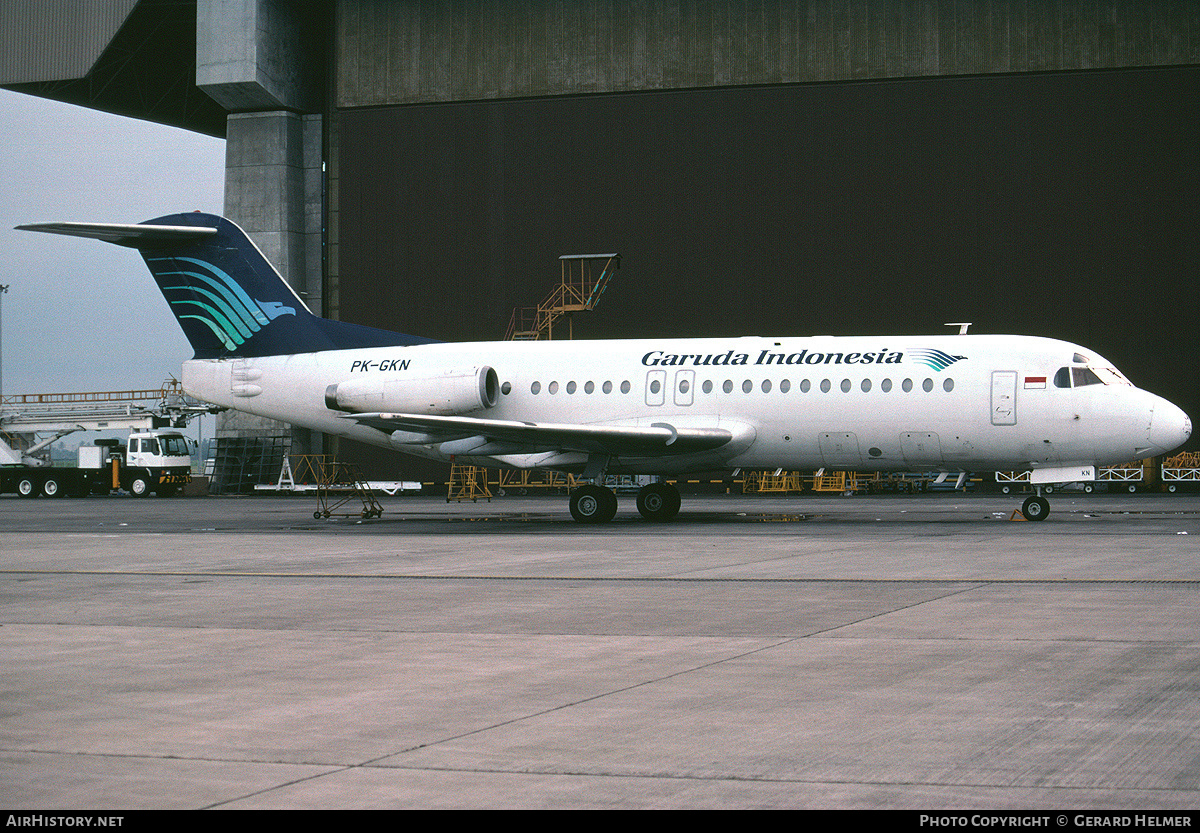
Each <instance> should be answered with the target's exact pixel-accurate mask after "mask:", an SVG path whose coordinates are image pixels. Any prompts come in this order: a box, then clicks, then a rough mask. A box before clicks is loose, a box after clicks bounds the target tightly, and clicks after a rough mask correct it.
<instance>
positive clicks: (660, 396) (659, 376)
mask: <svg viewBox="0 0 1200 833" xmlns="http://www.w3.org/2000/svg"><path fill="white" fill-rule="evenodd" d="M666 399H667V371H665V370H651V371H650V372H649V373H647V374H646V404H647V405H661V404H663V402H665V401H666Z"/></svg>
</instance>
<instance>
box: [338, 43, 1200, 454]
mask: <svg viewBox="0 0 1200 833" xmlns="http://www.w3.org/2000/svg"><path fill="white" fill-rule="evenodd" d="M1198 93H1200V68H1197V67H1184V68H1171V69H1150V70H1118V71H1103V72H1080V73H1058V74H1045V75H1014V76H986V77H966V78H951V79H922V80H900V81H881V82H863V83H840V84H821V85H801V86H786V87H759V88H738V89H707V90H688V91H679V92H656V93H636V94H616V95H600V96H587V97H559V98H546V99H528V100H518V101H503V102H500V101H497V102H470V103H451V104H422V105H408V106H397V107H381V108H369V109H344V110H340V111H338V112H337V113H336V122H337V123H336V131H337V141H338V163H337V175H338V177H339V180H340V182H339V187H338V189H337V193H338V194H340V199H339V200H338V201H337V203H336V204H335V205H334V206H333V208H334V210H336V211H337V213H338V223H337V227H338V229H339V232H338V238H337V244H338V251H339V262H338V272H339V301H340V314H341V317H342V318H343V319H344V320H348V321H355V322H359V323H365V324H370V325H372V326H377V327H384V328H387V329H394V330H399V331H402V332H410V333H414V334H418V335H425V336H430V337H433V338H439V339H445V340H455V341H475V340H479V341H484V340H495V339H499V338H502V337H503V334H504V329H505V325H506V324H507V322H508V318H509V314H510V313H511V311H512V309H513V307H515V306H527V305H530V304H533V303H535V302H536V301H537V300H538V299H540V298H541V297H542V296H543V295H544V294H545V292H546V291H547V290H548V289H549V287H550V286H551V285H552V283H553V281H554V280H555V279H556V276H557V269H558V263H557V258H558V256H559V255H561V254H567V253H576V252H584V251H620V252H622V254H623V256H624V264H623V268H622V270H621V273H620V274H619V277H618V278H617V280H616V281H615V282H614V283H613V284H612V286H611V287H610V289H609V291H608V295H607V296H606V298H605V302H604V304H603V305H601V307H600V308H599V309H597V310H596V311H594V312H592V313H588V314H587V315H586V317H584V318H582V319H580V320H579V321H578V322H577V324H576V328H575V332H576V337H584V338H625V337H642V336H657V337H673V336H702V335H703V336H709V335H731V336H736V335H746V334H755V335H758V334H762V335H811V334H834V335H849V334H869V335H888V334H895V333H943V332H950V331H949V330H947V329H946V328H945V327H943V326H942V325H943V324H944V323H945V322H948V321H974V322H976V323H975V326H974V328H973V331H974V332H992V333H1001V332H1012V333H1029V334H1037V335H1047V336H1053V337H1057V338H1064V339H1068V340H1071V341H1075V342H1078V343H1080V344H1083V345H1085V346H1087V347H1089V348H1091V349H1093V350H1096V351H1098V352H1100V353H1101V354H1103V355H1105V356H1106V357H1107V358H1109V359H1110V360H1112V361H1113V362H1114V363H1115V364H1116V365H1117V366H1118V367H1120V368H1122V370H1124V371H1125V372H1126V374H1127V375H1128V376H1129V377H1130V378H1131V379H1133V381H1134V382H1135V383H1136V384H1138V385H1139V386H1141V387H1145V388H1148V389H1150V390H1152V391H1154V392H1155V393H1159V394H1161V395H1163V396H1166V397H1167V398H1168V399H1170V400H1172V401H1174V402H1176V403H1177V404H1179V405H1180V406H1181V407H1183V408H1184V409H1185V410H1186V411H1188V412H1189V413H1191V414H1192V415H1193V416H1195V415H1196V414H1198V413H1200V394H1198V393H1197V391H1196V389H1195V385H1194V383H1193V381H1192V374H1191V373H1190V371H1188V370H1187V369H1188V368H1191V367H1193V366H1194V365H1195V362H1196V359H1197V358H1198V356H1197V352H1198V350H1197V346H1196V341H1195V339H1194V338H1192V337H1191V335H1190V334H1189V332H1188V329H1187V328H1186V327H1183V326H1180V324H1179V322H1180V321H1181V320H1184V318H1185V316H1187V315H1190V311H1192V310H1194V309H1196V301H1197V295H1198V292H1200V290H1198V288H1197V277H1198V274H1197V265H1196V264H1197V262H1198V255H1200V244H1198V243H1197V235H1196V233H1195V230H1196V228H1197V226H1198V220H1200V207H1198V206H1200V198H1198V197H1197V194H1200V95H1198ZM484 358H485V357H484ZM370 455H371V457H372V458H376V457H377V456H378V452H377V451H374V450H372V451H371V452H370ZM420 465H421V464H420V463H413V462H412V461H410V460H407V459H404V458H401V457H399V456H397V457H396V459H395V461H393V462H389V463H387V466H388V467H389V468H391V469H392V470H393V471H394V470H395V469H396V468H400V469H402V470H404V471H411V470H412V468H413V467H414V466H415V467H419V466H420Z"/></svg>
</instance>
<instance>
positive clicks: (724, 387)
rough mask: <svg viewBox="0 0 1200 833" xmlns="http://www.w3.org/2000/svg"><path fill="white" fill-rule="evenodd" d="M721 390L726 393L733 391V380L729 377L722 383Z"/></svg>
mask: <svg viewBox="0 0 1200 833" xmlns="http://www.w3.org/2000/svg"><path fill="white" fill-rule="evenodd" d="M721 390H723V391H725V392H726V393H733V382H732V381H731V380H729V379H726V380H725V384H723V385H721Z"/></svg>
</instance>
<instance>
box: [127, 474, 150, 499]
mask: <svg viewBox="0 0 1200 833" xmlns="http://www.w3.org/2000/svg"><path fill="white" fill-rule="evenodd" d="M129 493H130V494H131V495H133V496H134V497H149V495H150V481H149V480H148V479H146V478H145V477H135V478H133V480H130V481H129Z"/></svg>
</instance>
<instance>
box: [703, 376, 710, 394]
mask: <svg viewBox="0 0 1200 833" xmlns="http://www.w3.org/2000/svg"><path fill="white" fill-rule="evenodd" d="M704 392H705V393H712V379H705V380H704Z"/></svg>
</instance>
